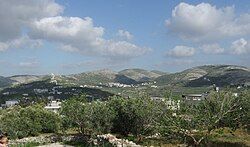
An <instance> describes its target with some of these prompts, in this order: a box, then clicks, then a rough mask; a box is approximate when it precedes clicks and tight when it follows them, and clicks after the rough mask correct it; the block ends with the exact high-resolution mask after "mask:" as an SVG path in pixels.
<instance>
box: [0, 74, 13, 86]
mask: <svg viewBox="0 0 250 147" xmlns="http://www.w3.org/2000/svg"><path fill="white" fill-rule="evenodd" d="M13 82H14V81H13V80H11V79H9V78H5V77H2V76H0V88H3V87H7V86H10V85H11V84H12V83H13Z"/></svg>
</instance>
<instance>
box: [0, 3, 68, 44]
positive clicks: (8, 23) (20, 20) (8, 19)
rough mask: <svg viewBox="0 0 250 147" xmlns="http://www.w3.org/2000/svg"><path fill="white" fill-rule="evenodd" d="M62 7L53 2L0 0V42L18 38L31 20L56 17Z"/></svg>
mask: <svg viewBox="0 0 250 147" xmlns="http://www.w3.org/2000/svg"><path fill="white" fill-rule="evenodd" d="M62 11H63V7H62V6H60V5H59V4H57V3H55V1H54V0H22V1H20V0H1V1H0V20H1V21H0V41H4V42H5V41H11V40H12V39H17V38H20V36H21V35H22V30H23V27H26V26H28V25H29V24H30V23H31V22H32V21H33V20H35V19H40V18H43V17H49V16H56V15H58V14H60V13H61V12H62Z"/></svg>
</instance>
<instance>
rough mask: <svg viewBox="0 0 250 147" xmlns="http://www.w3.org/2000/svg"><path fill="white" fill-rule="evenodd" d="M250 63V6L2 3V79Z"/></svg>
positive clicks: (214, 1) (223, 0)
mask: <svg viewBox="0 0 250 147" xmlns="http://www.w3.org/2000/svg"><path fill="white" fill-rule="evenodd" d="M249 63H250V2H249V1H248V0H241V1H237V3H236V2H235V1H234V0H219V1H218V0H208V1H199V0H189V1H188V0H187V1H185V2H181V1H178V0H176V1H172V0H157V1H155V0H147V1H145V0H136V1H135V0H108V1H105V3H104V1H101V0H81V1H79V0H0V75H4V76H10V75H16V74H48V73H56V74H70V73H80V72H83V71H90V70H97V69H103V68H109V69H113V70H121V69H125V68H144V69H151V70H153V69H154V70H163V71H168V72H176V71H180V70H183V69H186V68H189V67H193V66H197V65H204V64H236V65H243V66H247V67H249V66H250V64H249Z"/></svg>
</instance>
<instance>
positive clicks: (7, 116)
mask: <svg viewBox="0 0 250 147" xmlns="http://www.w3.org/2000/svg"><path fill="white" fill-rule="evenodd" d="M59 128H60V118H59V116H58V115H57V114H55V113H53V112H49V111H47V110H45V109H43V108H42V107H41V106H29V107H26V108H21V107H15V108H13V109H9V110H8V109H7V110H4V112H2V115H1V122H0V130H2V131H3V132H7V133H8V134H9V137H10V138H23V137H27V136H36V135H38V134H40V133H54V132H57V131H58V130H59Z"/></svg>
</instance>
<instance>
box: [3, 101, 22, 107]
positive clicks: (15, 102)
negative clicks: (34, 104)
mask: <svg viewBox="0 0 250 147" xmlns="http://www.w3.org/2000/svg"><path fill="white" fill-rule="evenodd" d="M18 104H19V101H18V100H8V101H5V104H1V107H0V109H3V108H9V107H13V106H15V105H18Z"/></svg>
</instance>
